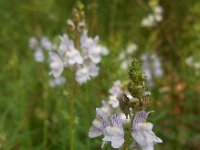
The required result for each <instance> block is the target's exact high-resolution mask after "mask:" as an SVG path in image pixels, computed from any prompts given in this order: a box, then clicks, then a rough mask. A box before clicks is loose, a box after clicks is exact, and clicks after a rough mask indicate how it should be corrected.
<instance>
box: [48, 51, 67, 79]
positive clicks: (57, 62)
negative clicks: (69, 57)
mask: <svg viewBox="0 0 200 150" xmlns="http://www.w3.org/2000/svg"><path fill="white" fill-rule="evenodd" d="M50 68H51V72H50V74H52V75H53V76H54V77H55V78H58V77H60V75H61V74H62V72H63V70H64V65H63V62H62V60H61V58H60V57H59V56H58V55H57V54H56V53H54V52H51V53H50Z"/></svg>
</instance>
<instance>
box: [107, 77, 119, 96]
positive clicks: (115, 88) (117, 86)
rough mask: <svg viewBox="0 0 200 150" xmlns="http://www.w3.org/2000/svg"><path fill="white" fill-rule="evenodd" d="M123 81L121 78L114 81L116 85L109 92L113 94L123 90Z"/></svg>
mask: <svg viewBox="0 0 200 150" xmlns="http://www.w3.org/2000/svg"><path fill="white" fill-rule="evenodd" d="M121 86H122V85H121V81H120V80H116V81H115V82H114V85H113V87H112V88H111V89H110V90H109V93H110V94H112V95H118V94H119V93H121V92H122V89H121Z"/></svg>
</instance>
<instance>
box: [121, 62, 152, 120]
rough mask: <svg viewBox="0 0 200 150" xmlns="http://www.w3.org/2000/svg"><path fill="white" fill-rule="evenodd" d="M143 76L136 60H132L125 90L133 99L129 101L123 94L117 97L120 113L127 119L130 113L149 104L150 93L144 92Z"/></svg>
mask: <svg viewBox="0 0 200 150" xmlns="http://www.w3.org/2000/svg"><path fill="white" fill-rule="evenodd" d="M145 79H146V78H145V74H144V73H142V65H141V63H140V62H139V61H138V60H137V59H133V61H132V63H131V66H130V70H129V82H128V84H127V88H128V91H129V93H130V94H131V95H132V97H133V98H131V99H129V98H128V96H127V95H126V94H125V93H121V94H119V95H118V96H117V99H118V100H119V106H120V109H121V111H122V112H123V113H124V114H125V115H126V117H128V115H130V114H131V111H130V110H132V111H134V112H137V111H140V110H142V109H143V108H144V107H145V106H147V105H148V103H149V96H150V95H151V93H150V92H147V91H145Z"/></svg>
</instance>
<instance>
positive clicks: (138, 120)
mask: <svg viewBox="0 0 200 150" xmlns="http://www.w3.org/2000/svg"><path fill="white" fill-rule="evenodd" d="M149 113H150V112H148V113H146V112H145V111H140V112H137V114H136V116H135V118H134V121H133V128H132V137H133V138H134V139H135V141H136V142H137V143H138V144H139V145H140V147H141V148H142V149H143V150H153V149H154V144H156V143H162V140H161V139H160V138H159V137H157V136H156V135H155V133H154V132H153V131H152V129H153V124H152V123H150V122H146V118H147V116H148V114H149Z"/></svg>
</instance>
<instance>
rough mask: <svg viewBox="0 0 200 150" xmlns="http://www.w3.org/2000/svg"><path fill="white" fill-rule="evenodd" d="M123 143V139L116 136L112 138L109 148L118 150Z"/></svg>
mask: <svg viewBox="0 0 200 150" xmlns="http://www.w3.org/2000/svg"><path fill="white" fill-rule="evenodd" d="M123 143H124V138H123V137H120V136H117V137H112V142H111V146H112V147H113V148H120V147H121V146H122V145H123Z"/></svg>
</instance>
